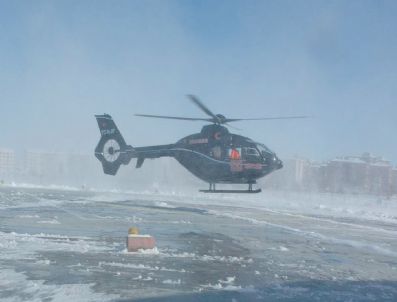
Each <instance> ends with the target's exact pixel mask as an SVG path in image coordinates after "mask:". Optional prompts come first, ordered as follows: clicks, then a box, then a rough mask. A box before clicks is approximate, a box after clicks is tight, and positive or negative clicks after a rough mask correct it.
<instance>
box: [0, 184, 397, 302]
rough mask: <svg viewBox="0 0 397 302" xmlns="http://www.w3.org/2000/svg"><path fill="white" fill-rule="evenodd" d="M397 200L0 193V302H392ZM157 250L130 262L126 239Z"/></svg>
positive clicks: (396, 278)
mask: <svg viewBox="0 0 397 302" xmlns="http://www.w3.org/2000/svg"><path fill="white" fill-rule="evenodd" d="M396 209H397V200H395V199H383V198H377V197H370V196H346V195H328V194H303V193H302V194H301V193H280V192H265V193H263V194H258V195H255V196H239V195H217V196H214V195H204V194H203V195H199V194H166V193H156V194H149V193H138V192H135V193H134V192H128V193H120V192H119V193H106V192H84V191H79V190H77V189H73V190H68V188H62V189H60V188H56V189H54V188H50V189H49V188H47V189H45V188H32V187H28V186H24V187H23V188H21V187H18V186H14V187H9V188H4V187H3V188H0V301H73V300H74V301H132V300H134V301H263V300H267V301H320V300H321V301H397V211H396ZM131 226H137V227H138V228H140V229H141V231H142V233H145V234H146V233H147V234H150V235H153V236H154V237H155V239H156V242H157V247H156V248H154V249H152V250H141V251H138V252H135V253H128V252H127V251H126V246H125V245H126V237H127V231H128V228H129V227H131Z"/></svg>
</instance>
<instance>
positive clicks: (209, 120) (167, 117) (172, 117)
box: [135, 114, 212, 122]
mask: <svg viewBox="0 0 397 302" xmlns="http://www.w3.org/2000/svg"><path fill="white" fill-rule="evenodd" d="M135 116H141V117H154V118H164V119H172V120H184V121H206V122H212V119H209V118H194V117H179V116H166V115H151V114H135Z"/></svg>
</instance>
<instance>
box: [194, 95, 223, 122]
mask: <svg viewBox="0 0 397 302" xmlns="http://www.w3.org/2000/svg"><path fill="white" fill-rule="evenodd" d="M187 97H188V98H189V99H190V100H191V101H192V102H193V103H195V104H196V106H197V107H199V108H200V109H201V110H202V111H204V112H205V113H206V114H207V115H209V116H210V117H212V118H213V119H212V120H211V121H213V122H220V121H219V118H218V117H217V116H216V115H215V114H214V113H212V112H211V110H209V109H208V108H207V107H206V106H205V105H204V104H203V103H202V102H201V101H200V100H199V99H198V98H197V97H196V96H194V95H192V94H188V95H187Z"/></svg>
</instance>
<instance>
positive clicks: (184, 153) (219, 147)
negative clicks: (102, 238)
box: [95, 96, 303, 193]
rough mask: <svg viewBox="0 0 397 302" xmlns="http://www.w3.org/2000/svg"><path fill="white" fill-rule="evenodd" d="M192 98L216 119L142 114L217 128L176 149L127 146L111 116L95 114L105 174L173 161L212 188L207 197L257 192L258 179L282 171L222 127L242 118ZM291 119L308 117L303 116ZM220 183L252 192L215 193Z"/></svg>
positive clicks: (262, 150)
mask: <svg viewBox="0 0 397 302" xmlns="http://www.w3.org/2000/svg"><path fill="white" fill-rule="evenodd" d="M190 98H191V99H192V101H193V102H194V103H195V104H196V105H198V106H199V107H200V108H201V109H202V110H203V111H204V112H205V113H206V114H208V115H210V116H211V118H210V119H202V118H197V119H196V118H184V117H169V116H167V117H165V116H157V115H138V116H144V117H154V118H169V119H179V120H200V121H201V120H203V121H208V122H212V123H213V124H210V125H206V126H204V127H203V128H202V130H201V132H200V133H196V134H192V135H189V136H186V137H184V138H182V139H180V140H179V141H178V142H176V143H175V144H169V145H157V146H148V147H136V148H134V147H132V146H129V145H127V144H126V143H125V141H124V138H123V137H122V135H121V133H120V131H119V130H118V128H117V126H116V124H115V123H114V121H113V119H112V118H111V116H110V115H107V114H104V115H96V119H97V122H98V126H99V129H100V131H101V140H100V141H99V143H98V145H97V147H96V149H95V156H96V157H97V158H98V159H99V160H100V161H101V162H102V165H103V170H104V172H105V173H106V174H110V175H115V174H116V173H117V171H118V169H119V167H120V165H122V164H124V165H127V164H129V162H130V161H131V159H132V158H137V162H136V167H137V168H140V167H141V166H142V164H143V162H144V160H145V159H147V158H159V157H165V156H166V157H174V158H175V159H176V160H177V161H178V162H179V163H180V164H181V165H183V166H184V167H185V168H186V169H187V170H189V171H190V172H191V173H192V174H194V175H195V176H196V177H198V178H200V179H202V180H203V181H205V182H208V183H209V184H210V190H203V192H248V193H256V192H260V189H259V190H252V184H254V183H256V180H257V179H258V178H261V177H263V176H265V175H267V174H269V173H271V172H272V171H274V170H277V169H280V168H282V162H281V160H280V159H278V158H277V156H276V154H275V153H274V152H272V151H270V150H269V149H268V148H267V147H266V146H265V145H263V144H260V143H257V142H254V141H253V140H251V139H250V138H248V137H244V136H240V135H236V134H233V133H230V132H229V130H228V129H227V128H226V127H224V126H222V124H226V125H227V123H228V122H232V121H238V120H241V119H227V118H225V117H224V116H223V115H220V114H218V115H214V114H213V113H212V112H211V111H209V110H208V109H207V108H206V107H205V106H204V105H203V104H202V103H201V102H200V101H199V100H198V99H197V98H195V97H194V96H190ZM280 118H282V119H283V118H286V117H280ZM287 118H303V116H299V117H287ZM263 119H275V118H263ZM216 183H228V184H248V185H249V190H248V191H237V190H228V191H225V190H215V184H216Z"/></svg>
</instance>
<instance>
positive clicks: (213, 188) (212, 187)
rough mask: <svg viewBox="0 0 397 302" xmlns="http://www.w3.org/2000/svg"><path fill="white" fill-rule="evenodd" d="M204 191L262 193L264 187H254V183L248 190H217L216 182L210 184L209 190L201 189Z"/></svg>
mask: <svg viewBox="0 0 397 302" xmlns="http://www.w3.org/2000/svg"><path fill="white" fill-rule="evenodd" d="M200 192H202V193H260V192H262V189H255V190H253V189H252V184H249V186H248V190H216V189H215V184H210V188H209V190H200Z"/></svg>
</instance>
